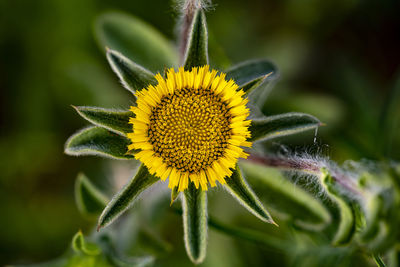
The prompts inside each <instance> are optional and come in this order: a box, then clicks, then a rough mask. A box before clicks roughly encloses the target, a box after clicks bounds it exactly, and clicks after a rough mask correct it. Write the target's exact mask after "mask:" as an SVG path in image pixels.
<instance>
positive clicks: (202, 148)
mask: <svg viewBox="0 0 400 267" xmlns="http://www.w3.org/2000/svg"><path fill="white" fill-rule="evenodd" d="M231 117H232V116H231V115H230V114H229V112H228V107H227V105H226V104H225V102H224V101H222V99H221V98H220V97H219V96H217V95H215V94H214V92H212V91H211V89H209V88H208V89H203V88H200V89H187V88H182V89H181V90H177V91H175V92H174V94H172V95H171V94H168V95H166V96H164V97H163V98H162V99H161V102H160V103H159V104H158V105H156V106H155V107H153V108H152V111H151V114H150V118H149V119H150V124H149V129H148V137H149V142H150V143H151V144H152V145H153V151H154V152H155V155H157V156H158V157H160V158H162V159H163V161H164V163H165V164H166V165H167V166H168V167H175V168H176V169H178V170H180V171H182V172H189V173H197V172H199V171H200V170H204V169H206V168H207V167H208V166H210V165H211V164H212V163H213V162H214V161H215V160H218V159H219V158H220V157H222V156H223V155H224V151H225V149H226V147H227V146H228V140H229V138H230V137H231V135H232V130H231V128H230V120H231Z"/></svg>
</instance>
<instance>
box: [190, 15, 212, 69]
mask: <svg viewBox="0 0 400 267" xmlns="http://www.w3.org/2000/svg"><path fill="white" fill-rule="evenodd" d="M188 38H189V42H188V46H187V48H186V53H185V64H184V66H185V70H191V69H192V68H193V67H198V66H204V65H207V64H208V35H207V25H206V16H205V15H204V11H203V10H201V9H199V10H197V11H196V14H195V15H194V18H193V22H192V25H191V29H190V31H189V36H188Z"/></svg>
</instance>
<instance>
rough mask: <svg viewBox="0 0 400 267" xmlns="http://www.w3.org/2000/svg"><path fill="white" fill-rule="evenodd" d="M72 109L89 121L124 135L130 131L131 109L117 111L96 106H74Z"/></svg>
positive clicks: (132, 115)
mask: <svg viewBox="0 0 400 267" xmlns="http://www.w3.org/2000/svg"><path fill="white" fill-rule="evenodd" d="M74 109H75V110H76V111H77V112H78V114H79V115H81V116H82V117H83V118H84V119H86V120H87V121H89V122H90V123H92V124H94V125H96V126H99V127H103V128H105V129H107V130H110V131H112V132H115V133H117V134H121V135H123V136H125V135H126V134H127V133H129V132H132V131H133V130H132V125H131V124H129V118H130V117H134V114H133V113H132V112H131V111H117V110H110V109H104V108H98V107H75V106H74Z"/></svg>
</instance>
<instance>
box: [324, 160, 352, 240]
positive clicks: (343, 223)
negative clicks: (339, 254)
mask: <svg viewBox="0 0 400 267" xmlns="http://www.w3.org/2000/svg"><path fill="white" fill-rule="evenodd" d="M321 173H322V177H321V180H322V183H323V185H324V187H325V188H326V190H327V192H328V194H329V196H330V197H331V199H332V200H333V201H335V202H336V204H337V205H338V208H339V211H340V223H339V227H338V229H337V231H336V234H335V237H334V238H333V241H332V244H334V245H344V244H347V243H349V242H350V241H351V239H352V238H353V236H354V234H355V231H356V220H355V218H354V214H353V210H352V208H351V206H350V205H349V204H348V203H347V202H346V201H345V200H344V199H343V198H341V197H340V195H339V194H338V189H337V188H336V186H335V181H334V179H333V178H332V176H331V175H330V173H329V172H328V170H326V169H325V168H323V169H321Z"/></svg>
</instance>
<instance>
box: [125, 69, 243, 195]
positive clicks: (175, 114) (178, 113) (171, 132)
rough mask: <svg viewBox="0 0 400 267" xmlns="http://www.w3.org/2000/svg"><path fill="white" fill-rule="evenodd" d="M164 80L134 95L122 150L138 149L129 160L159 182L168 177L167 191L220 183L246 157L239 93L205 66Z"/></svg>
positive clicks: (183, 71)
mask: <svg viewBox="0 0 400 267" xmlns="http://www.w3.org/2000/svg"><path fill="white" fill-rule="evenodd" d="M166 76H167V77H166V78H165V79H164V78H163V77H162V76H161V75H160V74H157V75H156V76H155V78H156V79H157V81H158V84H157V85H155V86H153V85H149V86H148V87H147V88H146V89H143V90H141V91H139V92H138V93H137V94H136V96H137V106H136V107H131V111H132V112H133V113H134V114H135V117H132V118H131V119H130V123H131V124H133V132H132V133H129V134H128V138H130V139H131V141H132V144H131V145H129V147H128V148H129V149H130V150H133V149H138V150H141V151H140V152H138V153H136V155H135V158H136V159H138V160H140V161H142V162H143V163H144V164H145V165H146V167H147V168H148V169H149V171H150V172H151V173H153V174H155V175H156V176H158V177H159V178H160V179H161V180H166V179H167V178H168V177H169V188H171V189H173V188H175V187H178V191H183V190H185V189H186V188H187V187H188V184H189V182H193V183H194V184H195V186H196V188H199V185H200V186H201V189H202V190H207V188H208V183H210V185H211V186H212V187H214V186H216V181H219V182H220V183H221V184H224V183H225V177H229V176H230V175H231V174H232V171H231V168H234V167H235V165H236V163H237V160H238V158H240V157H242V158H246V157H247V154H246V153H245V152H244V151H243V148H242V147H246V146H247V147H249V146H250V145H251V143H250V142H248V141H247V139H248V138H249V137H250V132H249V130H248V126H249V125H250V122H251V121H250V120H247V117H248V115H249V109H248V108H247V107H246V103H247V99H245V98H243V96H244V94H245V93H244V92H243V90H239V91H238V90H237V89H238V85H237V84H236V83H235V82H234V81H233V80H229V81H227V80H226V79H225V74H224V73H221V74H220V75H219V76H217V71H216V70H212V71H209V66H204V67H199V68H193V69H192V70H191V71H185V70H184V69H183V68H179V70H178V71H177V72H175V71H174V69H169V71H168V73H167V75H166Z"/></svg>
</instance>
